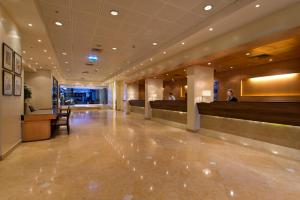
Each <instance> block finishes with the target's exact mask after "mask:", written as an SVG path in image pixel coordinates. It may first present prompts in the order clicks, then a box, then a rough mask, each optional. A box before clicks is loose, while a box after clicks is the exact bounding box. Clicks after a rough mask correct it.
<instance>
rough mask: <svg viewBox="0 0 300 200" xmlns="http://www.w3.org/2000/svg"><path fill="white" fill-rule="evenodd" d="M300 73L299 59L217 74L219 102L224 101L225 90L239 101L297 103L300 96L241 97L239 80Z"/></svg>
mask: <svg viewBox="0 0 300 200" xmlns="http://www.w3.org/2000/svg"><path fill="white" fill-rule="evenodd" d="M299 72H300V59H295V60H288V61H282V62H274V63H269V64H266V65H259V66H253V67H251V66H250V67H246V68H243V69H236V70H234V69H233V70H231V71H226V72H217V73H216V74H215V79H216V80H218V81H219V91H218V96H219V99H218V100H219V101H224V100H226V91H227V89H229V88H230V89H233V91H234V93H235V96H236V97H237V98H238V99H239V100H240V101H258V102H259V101H261V102H272V101H275V102H278V101H280V102H287V101H293V102H295V101H296V102H299V101H300V96H256V97H255V96H241V92H240V91H241V80H243V79H248V78H251V77H259V76H269V75H277V74H289V73H299Z"/></svg>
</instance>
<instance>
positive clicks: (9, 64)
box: [2, 43, 13, 71]
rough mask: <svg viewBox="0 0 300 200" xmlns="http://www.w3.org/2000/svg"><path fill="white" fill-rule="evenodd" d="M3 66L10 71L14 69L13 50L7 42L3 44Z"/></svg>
mask: <svg viewBox="0 0 300 200" xmlns="http://www.w3.org/2000/svg"><path fill="white" fill-rule="evenodd" d="M2 66H3V68H5V69H7V70H9V71H12V70H13V50H12V49H11V48H10V47H9V46H7V45H6V44H5V43H3V44H2Z"/></svg>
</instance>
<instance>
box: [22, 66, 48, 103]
mask: <svg viewBox="0 0 300 200" xmlns="http://www.w3.org/2000/svg"><path fill="white" fill-rule="evenodd" d="M24 78H25V80H24V82H25V85H27V86H28V87H29V88H30V89H31V92H32V98H31V99H30V100H29V103H30V105H32V106H34V107H35V108H37V109H51V108H52V102H51V101H52V75H51V71H47V70H38V71H37V72H25V76H24Z"/></svg>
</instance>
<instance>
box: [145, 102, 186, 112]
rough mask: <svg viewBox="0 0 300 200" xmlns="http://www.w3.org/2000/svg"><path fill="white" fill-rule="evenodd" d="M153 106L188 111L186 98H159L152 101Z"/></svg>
mask: <svg viewBox="0 0 300 200" xmlns="http://www.w3.org/2000/svg"><path fill="white" fill-rule="evenodd" d="M150 105H151V108H154V109H162V110H172V111H180V112H186V110H187V104H186V101H184V100H157V101H150Z"/></svg>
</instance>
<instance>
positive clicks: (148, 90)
mask: <svg viewBox="0 0 300 200" xmlns="http://www.w3.org/2000/svg"><path fill="white" fill-rule="evenodd" d="M163 90H164V88H163V80H162V79H146V81H145V119H151V117H152V109H151V106H150V101H155V100H162V99H163Z"/></svg>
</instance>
